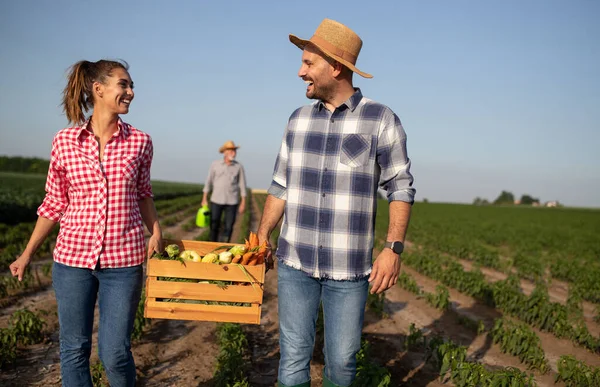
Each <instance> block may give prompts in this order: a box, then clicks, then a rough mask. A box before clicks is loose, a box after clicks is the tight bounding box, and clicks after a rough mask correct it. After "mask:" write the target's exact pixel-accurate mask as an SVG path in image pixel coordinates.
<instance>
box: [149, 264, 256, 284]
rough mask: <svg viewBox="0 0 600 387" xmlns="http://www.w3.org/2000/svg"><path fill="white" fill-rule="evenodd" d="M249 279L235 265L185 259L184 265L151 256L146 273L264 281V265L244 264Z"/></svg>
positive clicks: (163, 275)
mask: <svg viewBox="0 0 600 387" xmlns="http://www.w3.org/2000/svg"><path fill="white" fill-rule="evenodd" d="M244 268H245V269H246V271H247V272H248V275H249V277H250V279H249V278H248V277H247V276H246V274H245V273H244V271H243V270H242V269H241V268H240V267H239V266H237V265H235V264H232V265H216V264H214V263H202V262H191V261H186V262H185V265H184V264H183V263H181V262H179V261H171V260H162V259H156V258H152V259H149V260H148V268H147V275H148V276H149V277H174V278H192V279H204V280H221V281H233V282H259V283H261V284H262V283H264V282H265V267H264V265H256V266H246V265H245V266H244Z"/></svg>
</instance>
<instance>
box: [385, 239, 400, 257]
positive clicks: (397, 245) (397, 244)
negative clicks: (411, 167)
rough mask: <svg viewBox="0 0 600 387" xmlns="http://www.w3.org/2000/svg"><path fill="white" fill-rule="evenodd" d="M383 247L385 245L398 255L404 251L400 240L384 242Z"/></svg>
mask: <svg viewBox="0 0 600 387" xmlns="http://www.w3.org/2000/svg"><path fill="white" fill-rule="evenodd" d="M383 247H387V248H389V249H391V250H392V251H393V252H394V253H396V254H398V255H400V254H402V252H403V251H404V243H402V242H400V241H394V242H387V241H386V242H385V245H384V246H383Z"/></svg>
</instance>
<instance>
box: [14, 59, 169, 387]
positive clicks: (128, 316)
mask: <svg viewBox="0 0 600 387" xmlns="http://www.w3.org/2000/svg"><path fill="white" fill-rule="evenodd" d="M127 70H128V65H127V63H124V62H116V61H108V60H100V61H98V62H88V61H81V62H78V63H76V64H75V65H73V67H72V68H71V72H70V74H69V79H68V83H67V86H66V87H65V89H64V92H63V103H62V104H63V108H64V111H65V113H66V116H67V119H68V120H69V122H72V123H73V124H74V127H70V128H67V129H63V130H61V131H60V132H58V134H57V135H56V136H55V137H54V140H53V142H52V153H51V158H50V168H49V171H48V177H47V180H46V196H45V198H44V201H43V203H42V204H41V206H40V207H39V208H38V216H39V217H38V220H37V223H36V226H35V228H34V230H33V233H32V235H31V238H30V240H29V243H28V244H27V246H26V248H25V250H24V251H23V254H22V255H21V256H20V257H19V258H18V259H17V260H15V262H13V263H12V264H11V265H10V270H11V273H12V275H13V276H17V277H18V278H19V280H21V279H22V277H23V272H24V270H25V268H26V267H27V265H28V264H29V262H30V261H31V258H32V257H33V255H34V254H35V251H36V250H37V249H38V248H39V246H40V245H41V244H42V242H43V241H44V239H45V238H46V236H47V235H48V234H49V232H50V231H51V230H52V228H53V227H54V225H55V224H56V223H59V222H60V231H59V234H58V237H57V239H56V247H55V249H54V254H53V255H54V266H53V269H52V282H53V287H54V291H55V294H56V301H57V304H58V320H59V325H60V362H61V375H62V382H63V386H92V380H91V376H90V369H89V357H90V353H91V346H92V326H93V320H94V307H95V304H96V299H98V306H99V310H100V323H99V328H98V347H99V348H98V352H99V355H100V360H101V361H102V364H103V365H104V369H105V370H106V375H107V377H108V380H109V382H110V385H111V386H113V387H117V386H133V385H134V384H135V375H136V372H135V363H134V360H133V356H132V354H131V344H130V338H131V331H132V329H133V322H134V319H135V311H136V308H137V306H138V303H139V301H140V294H141V289H142V277H143V268H142V263H143V262H144V255H145V253H146V249H145V247H144V234H143V233H144V230H143V224H142V222H143V223H145V224H146V227H147V228H148V230H149V231H150V233H151V235H152V236H151V237H150V240H149V242H148V249H147V255H148V256H151V255H152V253H153V252H155V251H156V252H162V249H163V246H162V232H161V228H160V224H159V222H158V216H157V214H156V209H155V207H154V201H153V199H152V187H151V185H150V165H151V163H152V155H153V148H152V140H151V138H150V136H148V135H147V134H145V133H142V132H140V131H139V130H137V129H135V128H134V127H132V126H131V125H129V124H127V123H125V122H123V121H121V119H120V118H119V115H121V114H127V113H128V112H129V105H130V104H131V101H132V100H133V96H134V93H133V82H132V81H131V78H130V76H129V73H128V71H127ZM91 108H93V112H92V115H91V117H89V118H87V119H86V117H85V115H84V113H85V112H86V111H88V110H89V109H91Z"/></svg>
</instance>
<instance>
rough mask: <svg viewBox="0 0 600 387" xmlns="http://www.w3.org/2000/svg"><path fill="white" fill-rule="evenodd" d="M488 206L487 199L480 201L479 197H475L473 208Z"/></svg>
mask: <svg viewBox="0 0 600 387" xmlns="http://www.w3.org/2000/svg"><path fill="white" fill-rule="evenodd" d="M488 204H490V202H489V201H488V200H487V199H482V198H480V197H479V196H477V197H476V198H475V200H473V205H475V206H486V205H488Z"/></svg>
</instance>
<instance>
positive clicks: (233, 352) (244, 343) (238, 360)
mask: <svg viewBox="0 0 600 387" xmlns="http://www.w3.org/2000/svg"><path fill="white" fill-rule="evenodd" d="M217 341H218V343H219V346H220V352H219V356H218V357H217V368H216V370H215V374H214V383H215V386H216V387H230V386H233V387H250V382H249V381H248V377H247V376H246V375H247V373H248V359H247V357H248V356H247V351H248V339H247V338H246V335H245V334H244V332H243V331H242V328H240V326H239V324H231V323H224V324H219V325H218V327H217Z"/></svg>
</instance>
